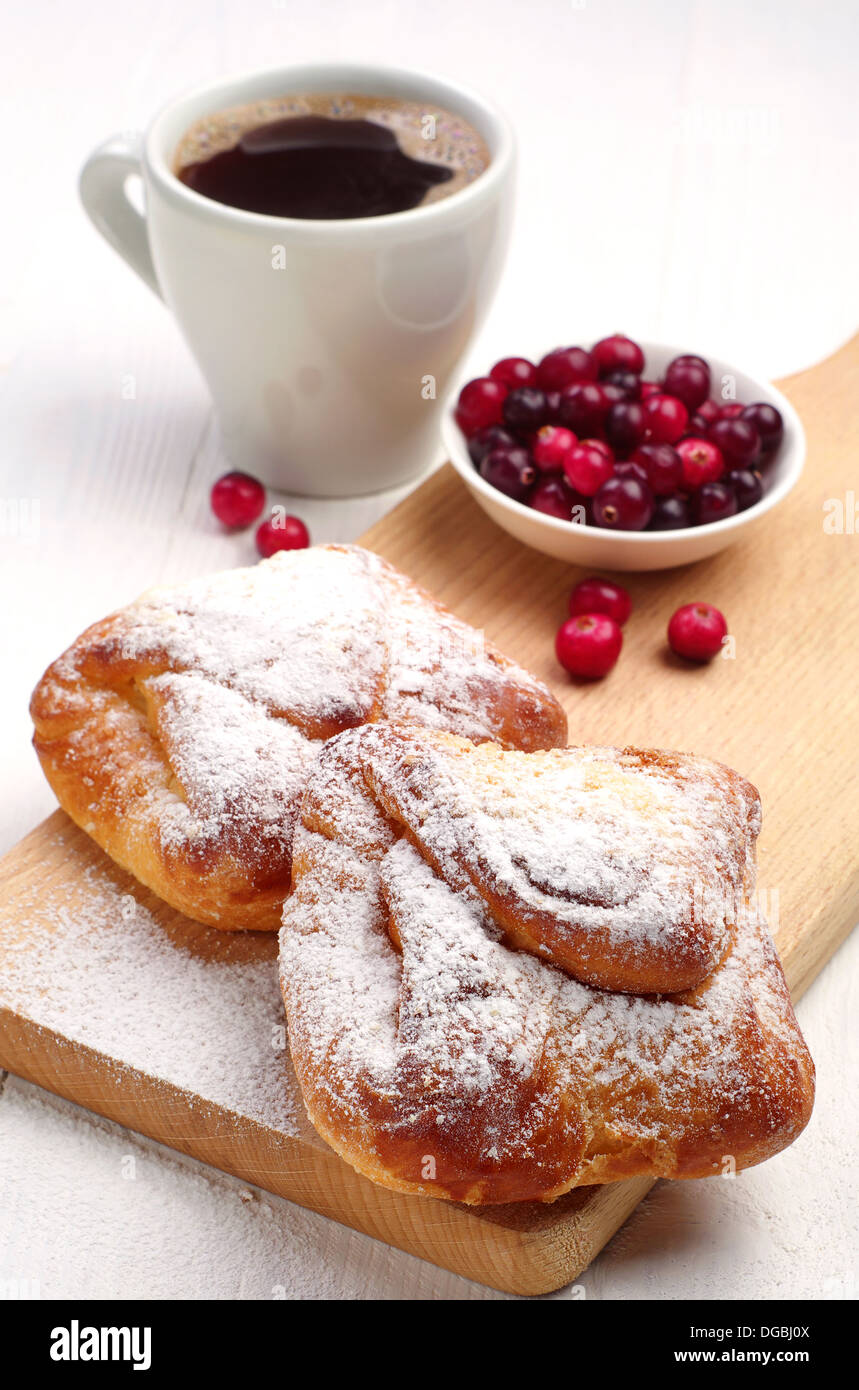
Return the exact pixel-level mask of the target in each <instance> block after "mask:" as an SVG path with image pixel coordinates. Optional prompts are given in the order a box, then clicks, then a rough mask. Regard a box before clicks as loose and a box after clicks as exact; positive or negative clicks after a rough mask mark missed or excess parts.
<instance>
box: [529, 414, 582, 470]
mask: <svg viewBox="0 0 859 1390" xmlns="http://www.w3.org/2000/svg"><path fill="white" fill-rule="evenodd" d="M575 445H576V436H575V435H574V434H573V432H572V430H567V429H564V427H563V425H543V427H542V429H539V430H538V431H537V433H536V435H535V436H534V442H533V443H532V445H531V458H532V459H533V460H534V462H535V463H536V465H537V467H538V468H541V469H543V470H551V469H553V468H563V466H564V460H565V459H566V458H567V457H568V455H569V452H570V450H571V449H572V448H574V447H575Z"/></svg>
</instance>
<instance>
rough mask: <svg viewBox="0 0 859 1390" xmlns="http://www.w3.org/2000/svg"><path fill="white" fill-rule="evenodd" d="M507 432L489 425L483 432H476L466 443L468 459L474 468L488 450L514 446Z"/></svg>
mask: <svg viewBox="0 0 859 1390" xmlns="http://www.w3.org/2000/svg"><path fill="white" fill-rule="evenodd" d="M515 443H516V440H515V439H514V438H513V436H512V434H511V433H510V431H509V430H505V429H502V428H501V426H500V425H489V426H488V427H487V428H486V429H485V430H478V431H477V434H473V435H472V436H471V438H470V439H469V441H468V457H469V458H470V459H471V462H472V463H473V464H474V466H475V468H477V467H479V465H480V462H481V460H482V459H484V458H485V457H486V455H487V454H488V453H489V451H490V449H498V448H500V446H501V445H502V444H515Z"/></svg>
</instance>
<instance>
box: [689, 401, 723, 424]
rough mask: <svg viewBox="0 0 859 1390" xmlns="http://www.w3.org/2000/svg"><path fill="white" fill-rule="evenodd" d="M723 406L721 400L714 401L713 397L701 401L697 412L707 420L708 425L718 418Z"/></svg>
mask: <svg viewBox="0 0 859 1390" xmlns="http://www.w3.org/2000/svg"><path fill="white" fill-rule="evenodd" d="M721 408H722V407H721V406H720V404H719V402H718V401H714V400H713V399H712V397H711V398H710V400H707V401H702V402H701V404H700V405H699V406H698V408H697V410H696V411H695V414H696V415H700V417H701V419H702V420H706V421H707V424H708V425H712V424H714V423H715V421H716V420H718V418H719V413H720V411H721Z"/></svg>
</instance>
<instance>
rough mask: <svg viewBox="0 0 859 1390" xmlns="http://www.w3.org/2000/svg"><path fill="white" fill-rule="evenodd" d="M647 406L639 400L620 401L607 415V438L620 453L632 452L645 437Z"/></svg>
mask: <svg viewBox="0 0 859 1390" xmlns="http://www.w3.org/2000/svg"><path fill="white" fill-rule="evenodd" d="M644 411H645V407H644V406H643V405H641V404H640V403H639V402H638V401H620V402H618V404H617V405H613V406H612V408H611V410H610V411H609V412H608V415H607V416H606V417H605V432H606V438H607V439H608V442H609V444H611V446H612V448H613V449H615V450H616V451H617V453H619V454H623V453H628V452H631V451H632V450H633V449H634V448H635V447H636V445H637V444H640V443H641V441H642V439H643V438H644V430H645V414H644Z"/></svg>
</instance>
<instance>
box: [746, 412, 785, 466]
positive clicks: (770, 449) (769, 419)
mask: <svg viewBox="0 0 859 1390" xmlns="http://www.w3.org/2000/svg"><path fill="white" fill-rule="evenodd" d="M740 419H741V420H746V421H747V422H748V424H750V425H751V426H752V429H754V430H755V431H756V432H757V435H758V438H759V439H760V441H761V449H762V451H763V452H764V453H765V454H772V453H774V452H775V450H776V449H777V448H778V446H779V444H780V443H781V441H782V436H783V434H784V421H783V420H782V418H781V412H780V411H778V410H776V408H775V406H774V405H770V404H769V402H768V401H756V402H755V403H754V405H747V406H746V408H745V409H744V411H743V413H742V415H741V416H740Z"/></svg>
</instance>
